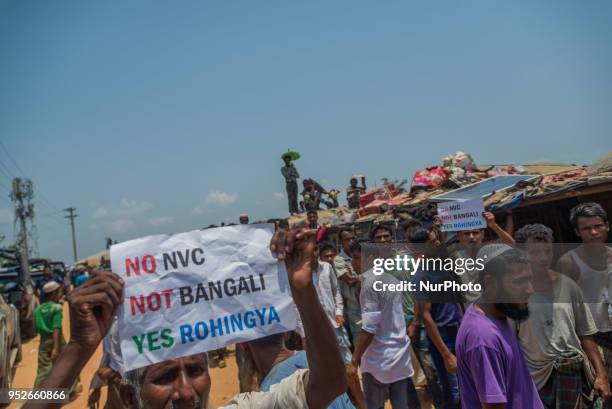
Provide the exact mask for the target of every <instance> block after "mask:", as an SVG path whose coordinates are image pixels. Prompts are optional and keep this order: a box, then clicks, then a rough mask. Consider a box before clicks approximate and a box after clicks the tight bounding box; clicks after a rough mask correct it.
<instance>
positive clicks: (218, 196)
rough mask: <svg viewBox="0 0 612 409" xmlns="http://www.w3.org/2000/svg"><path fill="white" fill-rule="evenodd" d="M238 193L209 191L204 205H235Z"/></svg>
mask: <svg viewBox="0 0 612 409" xmlns="http://www.w3.org/2000/svg"><path fill="white" fill-rule="evenodd" d="M237 200H238V193H227V192H222V191H220V190H211V191H210V192H208V196H206V203H212V204H215V205H219V206H225V205H230V204H232V203H236V201H237Z"/></svg>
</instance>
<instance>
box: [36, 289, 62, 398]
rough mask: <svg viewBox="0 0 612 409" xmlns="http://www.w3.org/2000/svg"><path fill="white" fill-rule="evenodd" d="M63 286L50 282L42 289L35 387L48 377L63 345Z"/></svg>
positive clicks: (38, 315)
mask: <svg viewBox="0 0 612 409" xmlns="http://www.w3.org/2000/svg"><path fill="white" fill-rule="evenodd" d="M60 289H61V285H60V284H59V283H58V282H57V281H53V280H52V281H48V282H47V283H46V284H45V285H43V287H42V296H43V300H44V302H43V303H42V304H40V305H39V306H38V307H37V308H36V310H34V324H35V325H36V331H37V332H38V333H39V334H40V346H39V348H38V370H37V373H36V382H35V383H34V387H38V385H40V383H41V382H42V381H43V380H44V379H45V378H46V377H47V374H48V373H49V371H51V366H52V365H53V361H55V359H57V357H59V355H60V352H61V348H62V345H63V344H64V343H65V342H64V338H63V336H62V305H61V304H60V303H59V302H58V301H59V299H60V296H61V294H60V293H61V291H60Z"/></svg>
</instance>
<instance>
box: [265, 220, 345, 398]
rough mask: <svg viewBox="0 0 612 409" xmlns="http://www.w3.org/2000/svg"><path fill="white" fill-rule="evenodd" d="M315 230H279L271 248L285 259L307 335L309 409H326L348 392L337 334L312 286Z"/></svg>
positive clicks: (307, 395) (292, 290)
mask: <svg viewBox="0 0 612 409" xmlns="http://www.w3.org/2000/svg"><path fill="white" fill-rule="evenodd" d="M315 235H316V230H306V229H301V230H297V229H294V230H292V231H289V232H287V231H284V230H280V229H279V230H278V231H277V232H276V233H275V234H274V237H273V239H272V243H271V245H270V248H271V250H272V251H274V252H276V253H277V257H278V259H279V260H284V261H285V265H286V267H287V272H288V273H289V281H290V284H291V292H292V294H293V300H294V301H295V304H296V306H297V309H298V311H299V313H300V317H301V319H302V323H303V325H304V332H305V335H306V356H307V358H308V367H309V372H308V374H307V380H306V382H307V386H306V399H307V401H308V407H309V408H310V409H325V408H327V407H328V406H329V404H330V403H331V402H332V401H333V400H334V399H335V398H336V397H338V396H339V395H340V394H341V393H343V392H344V391H346V388H347V382H346V372H345V367H344V363H343V362H342V357H341V356H340V349H339V347H338V343H337V341H336V334H335V332H334V329H333V328H332V326H331V323H330V322H329V319H328V318H327V316H326V315H325V311H323V307H322V306H321V303H320V302H319V298H318V296H317V292H316V290H315V288H314V285H313V283H312V272H313V267H314V264H315V261H316V257H315Z"/></svg>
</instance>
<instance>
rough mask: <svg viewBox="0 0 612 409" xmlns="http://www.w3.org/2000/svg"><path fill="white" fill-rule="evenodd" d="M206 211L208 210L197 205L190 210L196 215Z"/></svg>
mask: <svg viewBox="0 0 612 409" xmlns="http://www.w3.org/2000/svg"><path fill="white" fill-rule="evenodd" d="M207 212H208V210H207V209H206V208H205V207H203V206H197V207H194V208H193V210H192V211H191V214H195V215H197V216H200V215H203V214H205V213H207Z"/></svg>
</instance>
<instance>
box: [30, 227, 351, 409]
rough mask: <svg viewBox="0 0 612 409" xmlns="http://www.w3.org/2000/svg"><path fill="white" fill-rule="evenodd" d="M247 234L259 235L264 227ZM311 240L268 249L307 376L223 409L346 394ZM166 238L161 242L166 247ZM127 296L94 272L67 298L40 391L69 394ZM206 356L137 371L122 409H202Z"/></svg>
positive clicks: (293, 239) (307, 402)
mask: <svg viewBox="0 0 612 409" xmlns="http://www.w3.org/2000/svg"><path fill="white" fill-rule="evenodd" d="M235 227H237V226H235ZM235 227H234V226H233V227H231V228H228V229H232V228H235ZM243 228H250V227H246V226H244V227H243ZM252 228H253V229H259V230H261V226H260V227H252ZM214 230H217V231H220V230H222V229H214ZM228 231H229V230H228ZM257 234H259V237H260V238H263V237H266V235H265V234H262V233H261V231H260V232H257ZM221 235H223V233H221ZM315 235H316V231H312V230H296V229H294V230H292V231H290V232H287V231H284V230H279V231H277V232H276V233H275V235H274V237H273V238H272V241H271V244H270V249H271V250H272V251H273V252H276V253H277V257H278V260H279V261H284V266H285V267H286V270H287V273H288V278H289V280H288V281H289V287H290V291H291V295H292V298H293V301H294V302H295V305H296V306H297V309H298V311H299V314H300V316H301V319H302V323H303V325H304V330H305V332H306V335H307V336H306V340H307V359H308V366H309V368H310V369H309V370H302V371H298V372H296V373H295V374H294V375H292V376H290V377H289V378H286V379H284V380H283V381H282V382H281V383H279V384H278V385H275V386H274V387H272V388H271V390H270V391H269V392H251V393H245V394H241V395H238V396H236V397H234V398H233V399H232V400H231V401H230V402H229V404H228V406H225V407H224V408H226V409H227V408H231V409H249V408H258V409H287V408H295V409H301V408H304V409H307V408H309V409H324V408H327V407H328V406H329V404H330V403H331V402H332V401H333V400H334V399H335V398H336V397H337V396H338V395H340V394H341V393H342V392H344V391H345V390H346V385H347V384H346V375H345V368H344V364H343V361H342V358H341V356H340V351H339V349H338V345H337V342H336V337H335V333H334V330H333V328H332V327H331V324H330V323H329V321H328V319H327V316H326V315H325V312H324V310H323V308H322V307H321V304H320V303H319V302H318V297H317V292H316V290H315V288H314V286H313V282H312V272H313V265H314V263H315V261H316V259H315ZM171 238H172V237H166V240H170V239H171ZM218 239H221V238H219V237H218ZM268 239H269V236H268ZM224 244H227V242H225V243H224ZM126 290H127V284H126V281H125V279H124V278H121V277H120V276H119V275H117V274H114V273H109V272H102V271H98V272H96V273H95V274H93V276H92V278H91V279H90V280H88V281H87V282H86V283H85V284H83V286H82V287H80V288H78V289H76V290H75V291H73V292H72V293H71V294H70V296H69V297H68V302H69V304H70V329H71V332H70V333H71V339H70V342H69V343H68V344H67V346H66V348H65V349H64V351H63V353H62V355H61V356H60V357H59V358H58V360H57V362H56V364H55V365H54V367H53V369H52V372H51V374H50V376H49V377H48V378H47V380H46V381H45V382H44V383H43V384H42V385H41V387H42V388H46V389H49V388H69V387H70V385H71V384H72V383H73V382H74V380H75V379H76V377H77V376H78V374H79V373H80V372H81V370H82V369H83V367H84V366H85V364H86V363H87V361H88V360H89V359H90V358H91V356H92V355H93V353H94V352H95V350H96V349H97V347H98V346H99V344H100V342H101V341H102V339H103V337H104V336H105V335H106V333H107V332H108V330H109V328H110V326H111V324H112V322H113V317H114V315H115V313H116V312H117V309H118V308H119V306H120V305H121V304H124V305H123V306H124V307H125V305H129V304H128V303H127V302H126V301H125V295H124V291H126ZM124 309H125V308H124ZM123 313H124V314H125V313H126V311H123ZM143 321H146V320H143ZM263 335H267V334H265V333H264V334H263ZM121 336H123V334H122V335H121ZM259 336H262V334H260V335H259ZM147 338H148V342H149V344H151V343H152V342H151V341H153V340H157V339H156V338H155V337H154V336H148V337H147ZM254 338H257V337H253V339H254ZM124 341H125V340H124ZM123 345H124V344H123V343H122V352H123V353H124V356H123V359H126V356H125V352H126V351H125V350H124V348H123ZM157 345H159V343H158V344H157ZM128 352H130V353H131V351H128ZM204 352H205V351H200V352H199V353H196V354H192V355H190V356H185V355H181V356H177V357H175V358H172V359H166V360H164V361H160V362H156V363H154V364H153V365H149V366H146V367H143V366H138V367H137V368H136V369H135V370H134V371H131V372H128V373H127V374H126V378H127V380H128V382H129V385H127V384H124V385H123V386H122V390H121V397H122V400H123V404H124V405H125V406H126V407H128V408H131V409H144V408H147V409H157V408H160V409H161V408H199V409H203V408H206V405H207V402H208V395H209V393H210V385H211V380H210V377H209V374H208V369H207V361H206V354H205V353H204ZM154 358H155V354H148V355H147V359H154ZM126 362H127V361H126ZM132 362H134V361H132ZM126 366H128V367H129V364H127V363H126ZM59 407H61V404H58V403H41V402H33V401H29V402H28V403H27V404H26V405H25V406H24V408H25V409H33V408H38V409H40V408H45V409H47V408H59Z"/></svg>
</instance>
